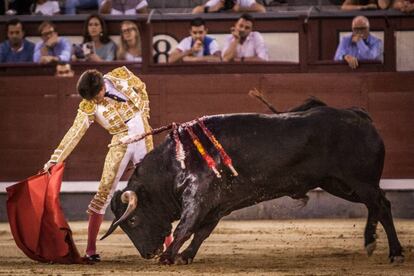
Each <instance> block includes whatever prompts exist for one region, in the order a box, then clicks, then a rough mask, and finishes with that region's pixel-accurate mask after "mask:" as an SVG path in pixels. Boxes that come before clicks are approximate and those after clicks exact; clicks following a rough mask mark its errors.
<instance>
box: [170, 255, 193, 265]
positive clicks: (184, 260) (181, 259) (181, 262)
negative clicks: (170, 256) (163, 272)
mask: <svg viewBox="0 0 414 276" xmlns="http://www.w3.org/2000/svg"><path fill="white" fill-rule="evenodd" d="M192 262H193V259H192V258H186V257H185V256H183V255H177V257H176V258H175V261H174V264H176V265H187V264H191V263H192Z"/></svg>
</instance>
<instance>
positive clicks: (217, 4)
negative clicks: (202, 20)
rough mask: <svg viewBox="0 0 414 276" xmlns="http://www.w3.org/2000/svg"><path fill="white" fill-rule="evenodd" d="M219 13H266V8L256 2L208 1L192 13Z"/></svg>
mask: <svg viewBox="0 0 414 276" xmlns="http://www.w3.org/2000/svg"><path fill="white" fill-rule="evenodd" d="M219 11H233V12H266V8H265V7H264V6H263V5H261V4H259V3H257V2H256V0H209V1H207V2H206V3H205V4H204V5H200V6H197V7H195V8H194V9H193V13H203V12H204V13H208V12H219Z"/></svg>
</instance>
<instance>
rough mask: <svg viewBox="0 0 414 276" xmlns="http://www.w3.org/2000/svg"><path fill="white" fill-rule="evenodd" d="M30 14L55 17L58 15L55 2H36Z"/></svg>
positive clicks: (58, 9)
mask: <svg viewBox="0 0 414 276" xmlns="http://www.w3.org/2000/svg"><path fill="white" fill-rule="evenodd" d="M32 11H33V12H32V13H33V14H36V15H55V14H59V13H60V8H59V3H58V2H57V1H49V0H36V1H35V2H34V4H33V7H32Z"/></svg>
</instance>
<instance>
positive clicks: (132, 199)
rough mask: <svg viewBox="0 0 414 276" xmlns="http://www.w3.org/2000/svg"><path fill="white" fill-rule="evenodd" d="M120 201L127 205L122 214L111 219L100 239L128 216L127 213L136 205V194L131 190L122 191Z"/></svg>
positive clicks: (110, 232)
mask: <svg viewBox="0 0 414 276" xmlns="http://www.w3.org/2000/svg"><path fill="white" fill-rule="evenodd" d="M121 201H122V202H123V203H128V207H127V209H126V210H125V212H124V214H123V215H122V216H121V217H120V218H119V219H118V220H117V221H115V220H114V221H113V222H112V224H111V226H110V227H109V229H108V231H107V232H106V233H105V235H103V237H102V238H101V239H100V240H103V239H105V238H106V237H108V236H109V235H110V234H112V232H114V231H115V229H116V228H117V227H118V225H119V224H120V223H121V222H123V221H124V220H125V219H126V218H128V217H129V215H130V214H131V213H132V212H133V211H134V210H135V209H136V208H137V205H138V198H137V194H136V193H135V192H133V191H126V192H123V193H122V195H121Z"/></svg>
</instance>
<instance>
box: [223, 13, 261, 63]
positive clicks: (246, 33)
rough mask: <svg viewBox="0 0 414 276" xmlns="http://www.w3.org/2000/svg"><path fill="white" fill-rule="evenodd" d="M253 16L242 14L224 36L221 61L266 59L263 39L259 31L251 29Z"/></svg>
mask: <svg viewBox="0 0 414 276" xmlns="http://www.w3.org/2000/svg"><path fill="white" fill-rule="evenodd" d="M252 29H253V18H252V17H251V16H249V15H247V14H244V15H242V16H241V17H240V18H239V20H238V21H237V23H236V25H235V26H234V27H233V28H232V34H231V35H229V36H228V37H227V38H226V42H225V45H224V48H223V61H268V60H269V55H268V51H267V48H266V45H265V43H264V39H263V37H262V35H261V34H260V33H259V32H254V31H252Z"/></svg>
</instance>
